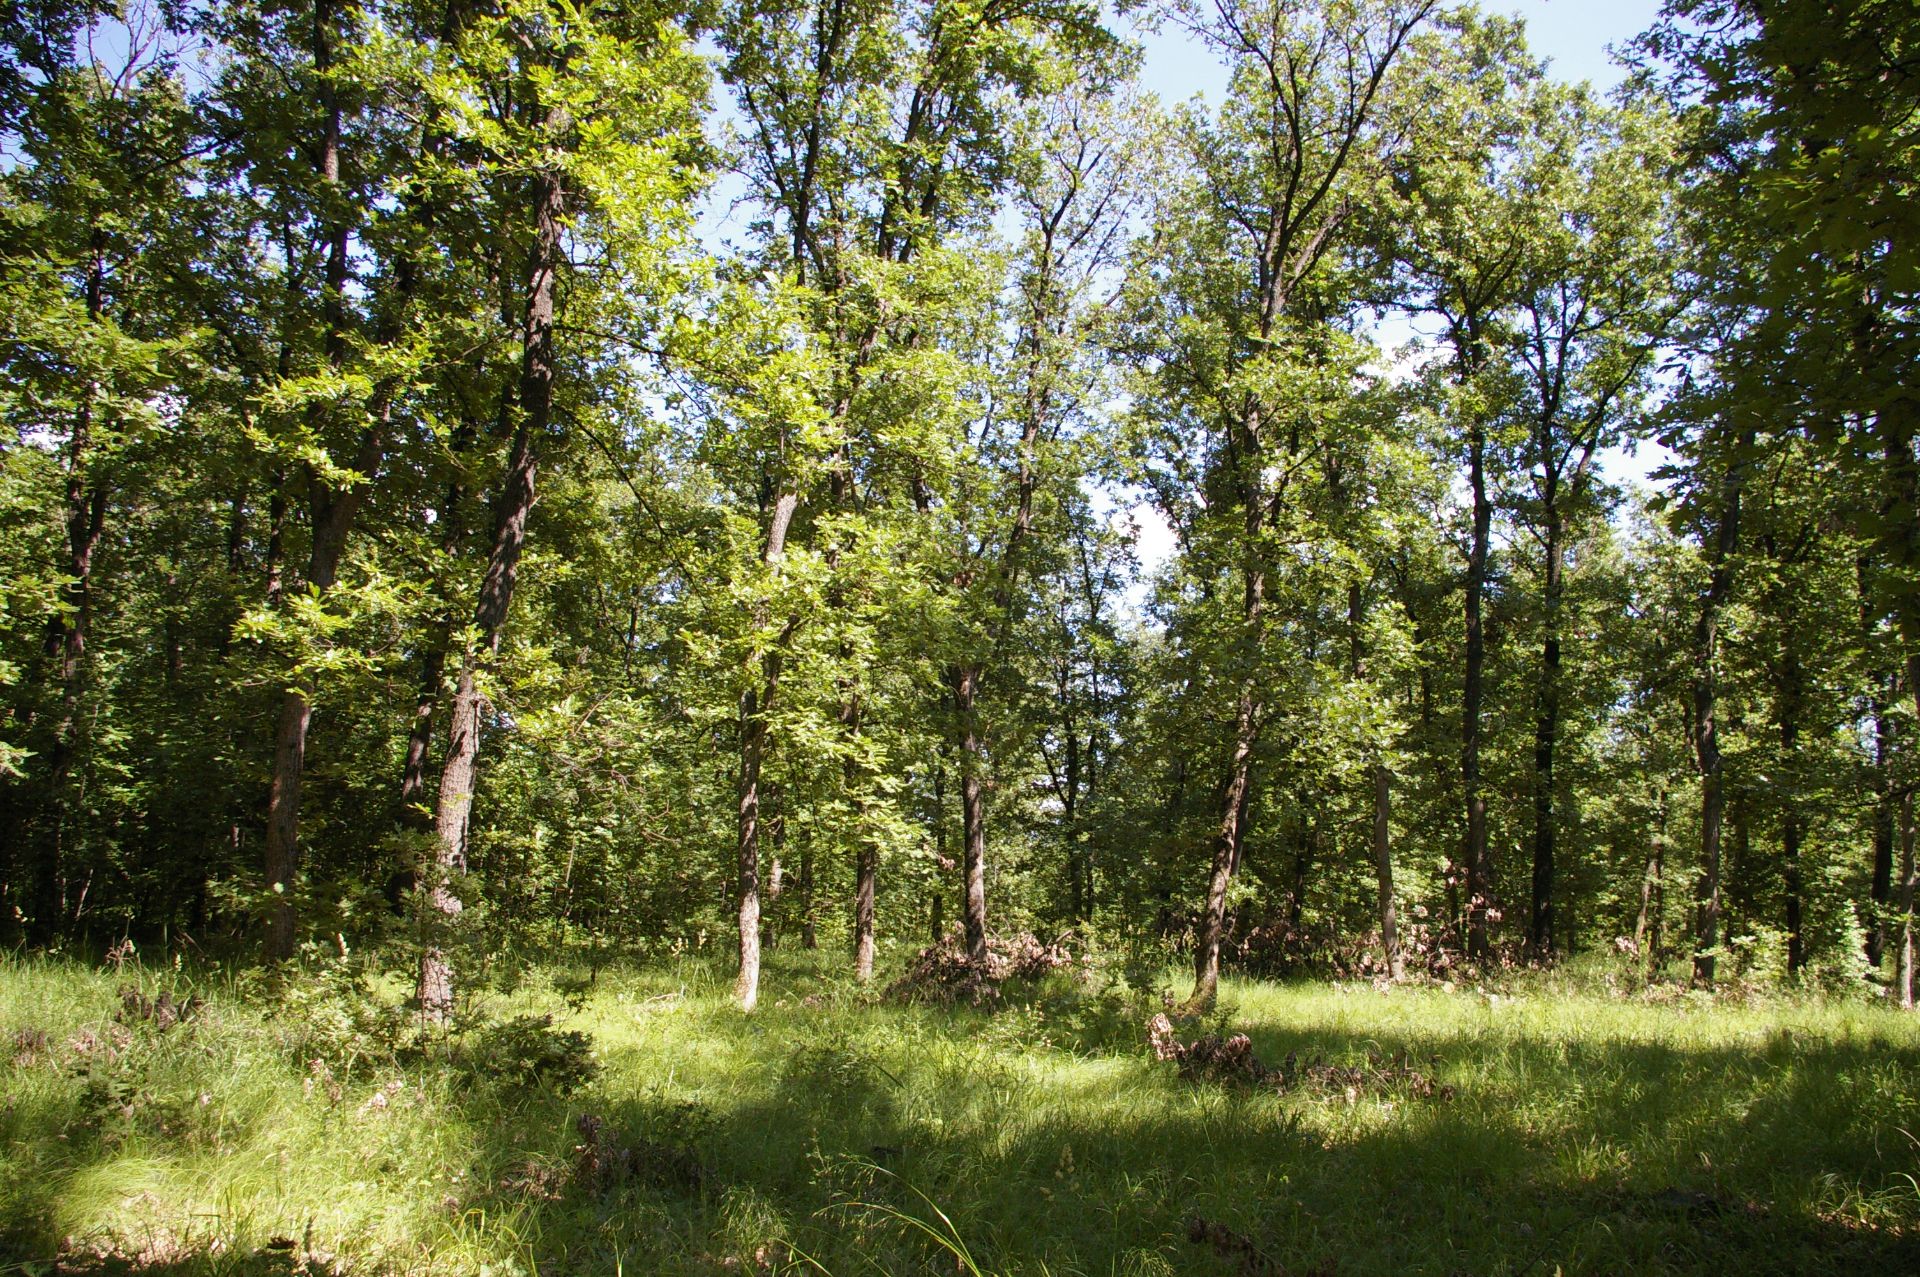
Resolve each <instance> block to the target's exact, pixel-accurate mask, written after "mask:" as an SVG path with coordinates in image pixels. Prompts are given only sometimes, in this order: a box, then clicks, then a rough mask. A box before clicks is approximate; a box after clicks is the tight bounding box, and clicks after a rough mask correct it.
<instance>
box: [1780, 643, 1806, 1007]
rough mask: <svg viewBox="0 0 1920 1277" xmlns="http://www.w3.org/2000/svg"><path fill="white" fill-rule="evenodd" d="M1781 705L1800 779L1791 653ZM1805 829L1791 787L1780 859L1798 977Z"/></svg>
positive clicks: (1791, 768)
mask: <svg viewBox="0 0 1920 1277" xmlns="http://www.w3.org/2000/svg"><path fill="white" fill-rule="evenodd" d="M1782 683H1783V686H1782V687H1781V703H1780V754H1781V764H1782V766H1783V767H1784V768H1785V769H1786V770H1787V774H1788V775H1789V776H1794V775H1797V773H1798V770H1799V769H1798V767H1797V766H1796V765H1795V760H1796V756H1797V755H1798V753H1799V746H1800V694H1801V689H1800V661H1799V658H1798V657H1797V656H1796V655H1794V654H1793V653H1792V652H1788V654H1787V657H1786V669H1785V670H1784V672H1783V678H1782ZM1802 831H1803V826H1802V822H1801V819H1800V804H1799V801H1798V800H1797V798H1796V797H1795V795H1794V793H1793V792H1792V787H1791V786H1790V787H1789V790H1788V794H1787V800H1786V802H1785V803H1784V804H1783V805H1782V806H1781V810H1780V858H1781V862H1782V866H1783V876H1784V878H1785V895H1786V911H1787V918H1786V921H1787V972H1788V974H1789V975H1799V974H1800V972H1801V971H1803V970H1805V969H1806V965H1807V938H1806V931H1805V926H1804V916H1803V915H1804V912H1805V899H1804V897H1805V885H1804V883H1803V881H1802V868H1801V864H1800V844H1801V837H1802Z"/></svg>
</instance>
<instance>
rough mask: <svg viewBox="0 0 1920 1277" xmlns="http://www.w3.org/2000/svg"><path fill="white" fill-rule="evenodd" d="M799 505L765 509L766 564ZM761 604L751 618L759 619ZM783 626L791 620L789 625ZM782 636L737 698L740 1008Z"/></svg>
mask: <svg viewBox="0 0 1920 1277" xmlns="http://www.w3.org/2000/svg"><path fill="white" fill-rule="evenodd" d="M799 507H800V494H799V493H798V492H792V491H788V492H780V493H778V494H777V495H776V496H775V497H774V499H773V505H772V508H771V509H770V511H769V512H768V515H769V517H768V520H767V539H766V542H765V545H764V546H763V548H762V550H761V554H760V561H761V563H762V564H763V565H765V566H766V567H769V568H771V567H773V566H774V565H776V564H778V563H779V562H780V560H781V559H782V558H784V557H785V555H786V552H787V530H788V528H790V527H791V526H792V524H793V515H794V511H796V510H797V509H799ZM765 620H766V618H765V615H764V610H762V612H761V614H760V615H758V616H756V621H757V622H759V623H760V624H764V623H765ZM788 628H789V630H791V629H792V626H791V625H789V627H788ZM784 644H785V637H784V636H783V637H782V638H780V639H776V640H775V641H774V643H773V644H772V645H771V646H770V647H769V648H768V649H767V651H766V652H764V653H763V654H762V655H761V657H760V686H759V688H758V689H757V690H756V689H753V688H749V689H748V690H747V691H746V692H744V693H743V694H742V695H741V698H740V785H739V808H738V820H737V824H736V825H735V831H736V832H735V839H734V860H735V865H736V871H737V874H738V878H737V880H736V882H737V895H736V897H735V900H736V904H737V917H738V923H739V928H740V969H739V973H738V974H737V975H736V976H735V978H734V982H733V996H734V998H735V999H736V1000H737V1001H738V1002H739V1003H740V1009H741V1010H743V1011H751V1010H753V1009H754V1007H755V1006H756V1005H758V1004H759V1001H760V769H761V767H762V766H763V765H764V763H765V761H766V753H767V745H768V739H769V732H768V725H767V713H768V711H769V710H770V709H771V708H772V706H773V701H774V698H775V696H776V695H777V694H778V692H779V687H780V671H781V666H782V663H783V658H784V650H783V649H784Z"/></svg>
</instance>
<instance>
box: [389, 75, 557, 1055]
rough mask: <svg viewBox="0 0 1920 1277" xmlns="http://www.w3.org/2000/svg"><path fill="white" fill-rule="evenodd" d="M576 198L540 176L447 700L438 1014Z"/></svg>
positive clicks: (429, 938)
mask: <svg viewBox="0 0 1920 1277" xmlns="http://www.w3.org/2000/svg"><path fill="white" fill-rule="evenodd" d="M563 118H564V117H563V113H562V110H561V108H558V107H554V108H550V109H549V110H548V112H547V115H546V122H547V124H548V125H549V126H552V125H555V124H558V123H559V122H560V121H561V120H562V119H563ZM566 199H567V196H566V188H565V185H564V183H563V181H562V179H561V175H560V174H559V173H558V172H556V171H554V170H552V169H546V170H542V171H541V172H540V173H539V175H538V176H537V177H536V178H535V179H534V184H533V193H532V213H533V224H534V237H533V260H532V264H531V266H530V268H529V270H528V274H527V290H526V298H527V300H526V313H525V318H524V320H523V323H522V330H521V363H520V392H519V407H520V412H519V420H518V421H517V422H516V423H515V427H514V433H513V446H512V450H511V452H510V454H509V456H508V461H507V472H506V475H505V477H504V478H503V480H502V482H501V488H500V492H499V494H498V497H497V499H496V501H495V503H494V527H493V544H492V547H491V548H490V549H489V551H488V554H487V570H486V573H485V575H484V576H482V577H481V579H480V594H479V598H478V599H477V601H476V602H475V605H474V611H473V632H472V638H471V640H470V642H469V644H468V646H467V647H466V649H465V651H464V653H463V656H462V659H461V662H460V673H459V675H458V677H457V679H456V680H455V683H454V691H453V697H452V699H451V700H450V701H449V702H448V705H447V754H446V758H445V759H444V761H443V762H442V763H441V767H440V788H439V791H438V793H437V794H436V796H435V800H434V815H433V832H434V856H433V863H432V864H430V865H429V866H427V874H426V880H425V882H424V884H423V886H424V890H420V891H418V892H417V893H416V894H417V896H418V897H419V899H420V922H421V933H422V937H421V951H420V969H419V976H418V980H417V983H416V988H415V998H416V1001H417V1002H418V1004H419V1008H420V1014H421V1015H422V1016H423V1017H424V1018H425V1019H427V1020H429V1021H439V1020H443V1019H445V1018H446V1016H447V1014H448V1013H449V1012H450V1011H451V1010H452V1009H453V1000H454V973H453V967H452V961H451V959H450V957H449V955H448V953H447V950H446V945H447V942H448V940H449V938H450V933H451V930H452V928H453V926H454V924H455V921H456V919H458V917H459V915H460V913H461V909H462V905H461V901H460V898H459V897H458V896H457V895H456V894H455V892H454V884H455V882H456V881H457V880H458V878H459V877H460V876H461V875H463V874H464V873H465V872H466V867H467V830H468V822H469V820H470V818H471V816H472V814H473V795H474V788H475V785H476V783H477V781H478V778H479V759H480V728H481V721H480V720H481V715H482V712H483V710H484V709H485V705H486V698H485V696H484V695H483V694H482V692H481V690H480V684H479V674H480V670H481V667H482V666H483V665H484V664H485V663H486V662H487V661H489V660H490V659H491V658H492V657H494V656H495V655H497V654H498V652H499V650H500V641H501V638H502V636H503V634H504V632H505V629H506V622H507V614H508V612H509V611H511V609H512V607H513V591H514V583H515V581H516V580H517V578H518V575H519V570H520V557H521V553H522V551H523V550H524V549H525V547H526V538H527V517H528V515H529V514H531V512H532V510H533V505H534V501H535V499H536V497H537V489H536V486H535V479H536V476H537V473H538V470H539V452H540V445H541V443H542V441H544V440H545V438H546V436H547V433H548V430H549V428H550V426H551V422H552V417H553V384H554V375H555V366H554V351H553V336H554V292H555V285H556V282H557V280H558V278H559V273H560V261H561V252H560V247H561V244H560V239H561V231H562V224H563V222H564V219H565V217H566Z"/></svg>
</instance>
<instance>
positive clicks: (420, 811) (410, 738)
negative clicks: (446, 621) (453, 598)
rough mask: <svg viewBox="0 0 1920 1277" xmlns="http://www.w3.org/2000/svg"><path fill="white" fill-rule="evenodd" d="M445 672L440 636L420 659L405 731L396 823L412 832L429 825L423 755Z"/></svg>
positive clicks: (444, 649) (429, 742)
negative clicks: (417, 677)
mask: <svg viewBox="0 0 1920 1277" xmlns="http://www.w3.org/2000/svg"><path fill="white" fill-rule="evenodd" d="M446 669H447V636H446V635H445V634H441V635H440V636H438V639H437V640H436V641H434V642H433V645H432V646H431V647H429V648H428V649H427V650H426V651H425V652H423V653H421V656H420V690H419V691H418V692H416V693H415V694H414V700H413V722H412V724H411V726H410V727H409V729H408V731H407V753H406V759H405V761H404V762H403V763H402V765H401V768H400V820H401V823H402V824H404V825H406V826H408V827H410V828H414V829H425V828H428V827H429V826H430V825H431V824H432V812H431V810H430V809H429V808H428V807H427V805H426V801H427V754H428V751H429V750H431V749H432V747H433V711H434V708H435V707H436V706H437V705H439V703H440V680H441V679H442V678H443V677H445V675H446Z"/></svg>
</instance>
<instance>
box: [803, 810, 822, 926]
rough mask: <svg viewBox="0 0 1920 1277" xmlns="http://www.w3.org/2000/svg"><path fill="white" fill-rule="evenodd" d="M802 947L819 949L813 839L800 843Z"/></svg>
mask: <svg viewBox="0 0 1920 1277" xmlns="http://www.w3.org/2000/svg"><path fill="white" fill-rule="evenodd" d="M800 947H801V948H802V949H808V950H812V949H818V948H819V947H820V933H819V927H818V924H817V923H816V922H815V921H814V913H813V840H812V839H811V838H807V839H804V840H803V841H802V842H801V844H800Z"/></svg>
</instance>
